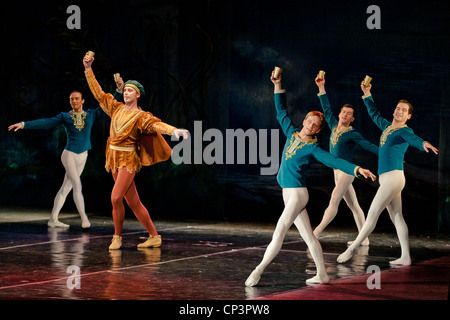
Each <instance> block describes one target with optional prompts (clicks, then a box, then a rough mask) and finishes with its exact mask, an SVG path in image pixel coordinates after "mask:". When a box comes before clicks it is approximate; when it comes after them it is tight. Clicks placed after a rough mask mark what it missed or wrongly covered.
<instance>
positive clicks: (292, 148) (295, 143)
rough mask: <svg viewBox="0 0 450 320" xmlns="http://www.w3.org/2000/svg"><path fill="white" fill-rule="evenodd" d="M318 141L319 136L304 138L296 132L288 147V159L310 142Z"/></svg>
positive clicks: (286, 154)
mask: <svg viewBox="0 0 450 320" xmlns="http://www.w3.org/2000/svg"><path fill="white" fill-rule="evenodd" d="M316 142H317V138H314V139H302V138H300V137H299V136H298V134H297V133H294V134H293V135H292V137H291V141H290V142H289V146H288V147H287V148H286V153H285V156H286V160H288V159H290V158H292V157H293V156H294V155H295V153H296V152H297V150H298V149H301V148H303V147H304V146H306V145H308V144H313V143H316Z"/></svg>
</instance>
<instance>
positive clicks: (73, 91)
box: [70, 90, 83, 99]
mask: <svg viewBox="0 0 450 320" xmlns="http://www.w3.org/2000/svg"><path fill="white" fill-rule="evenodd" d="M74 92H78V93H79V94H81V99H83V92H81V91H80V90H73V91H72V92H71V93H70V94H72V93H74Z"/></svg>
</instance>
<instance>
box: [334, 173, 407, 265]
mask: <svg viewBox="0 0 450 320" xmlns="http://www.w3.org/2000/svg"><path fill="white" fill-rule="evenodd" d="M379 179H380V187H379V188H378V191H377V193H376V195H375V197H374V199H373V201H372V204H371V205H370V209H369V212H368V214H367V219H366V222H365V223H364V226H363V227H362V229H361V231H360V232H359V234H358V236H357V237H356V239H355V241H354V242H353V243H352V244H351V245H350V246H349V247H348V248H347V250H346V251H345V252H344V253H342V254H341V255H340V256H339V257H338V258H337V261H338V262H339V263H343V262H346V261H348V260H350V259H351V257H352V256H353V252H354V250H355V248H357V247H358V246H359V245H360V244H361V242H362V241H363V240H364V239H365V238H367V237H368V236H369V235H370V233H371V232H372V231H373V230H374V229H375V226H376V223H377V221H378V218H379V216H380V214H381V212H382V211H383V210H384V208H387V210H388V212H389V216H390V218H391V220H392V222H393V223H394V225H395V229H396V231H397V236H398V239H399V241H400V248H401V250H402V254H401V257H400V258H399V259H397V260H394V261H391V262H390V263H391V264H399V265H409V264H411V257H410V254H409V243H408V227H407V225H406V223H405V220H404V219H403V214H402V199H401V194H402V190H403V188H404V186H405V175H404V173H403V171H402V170H393V171H389V172H385V173H383V174H381V175H380V177H379Z"/></svg>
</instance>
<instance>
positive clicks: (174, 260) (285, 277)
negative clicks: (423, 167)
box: [0, 208, 450, 300]
mask: <svg viewBox="0 0 450 320" xmlns="http://www.w3.org/2000/svg"><path fill="white" fill-rule="evenodd" d="M48 215H49V213H48V212H45V211H42V210H32V209H23V208H21V209H8V208H3V209H0V300H9V299H13V300H21V299H26V300H29V299H43V300H61V299H63V300H112V299H114V300H115V299H121V300H129V299H132V300H252V299H257V300H265V299H273V300H290V299H298V300H301V299H308V300H309V299H314V300H335V299H339V300H340V299H360V300H361V299H362V300H365V299H367V300H372V299H387V300H392V299H417V300H428V299H430V300H447V299H448V289H449V277H450V271H449V270H450V268H449V266H450V244H449V237H448V235H411V236H410V245H411V254H412V258H413V265H412V266H409V267H401V268H390V267H389V260H393V259H394V258H398V255H399V253H400V249H399V245H398V242H397V237H396V235H395V234H394V233H377V231H376V230H375V232H374V233H373V234H372V236H371V237H370V241H371V242H370V246H369V247H360V248H359V250H358V253H357V254H356V255H355V256H354V258H353V259H352V260H350V261H349V262H348V263H345V264H338V263H337V262H336V258H337V256H338V255H339V254H340V253H342V252H343V251H344V250H345V248H346V247H347V244H346V243H347V241H348V240H353V239H354V238H355V237H356V230H351V229H348V230H343V229H336V228H332V227H331V226H330V227H329V228H328V229H327V230H325V232H324V233H323V236H321V238H320V242H321V244H322V247H323V251H324V259H325V264H326V267H327V272H328V274H329V276H330V278H331V282H330V284H329V285H316V286H307V285H306V284H305V280H306V279H308V278H310V277H312V276H313V275H314V274H315V265H314V263H313V260H312V258H311V256H310V255H309V253H308V251H307V248H306V245H305V243H304V242H303V241H302V239H301V238H300V237H299V235H298V232H297V231H296V230H295V229H294V228H292V229H291V230H290V231H289V233H288V235H287V236H286V239H285V242H284V245H283V247H282V250H281V252H280V253H279V255H278V256H277V257H276V258H275V260H274V261H273V262H272V264H271V265H270V266H269V267H268V268H267V269H266V271H265V272H264V274H263V275H262V277H261V280H260V282H259V284H258V286H256V287H253V288H246V287H245V286H244V282H245V280H246V279H247V277H248V275H249V274H250V273H251V271H252V270H253V268H254V267H255V266H256V265H257V264H258V263H259V262H260V261H261V259H262V256H263V254H264V250H265V248H266V246H267V245H268V243H269V242H270V239H271V236H272V232H273V229H274V227H275V222H274V223H273V224H250V223H227V222H185V221H158V220H155V221H154V222H155V225H156V227H157V229H158V231H159V233H160V234H161V235H162V238H163V244H162V246H161V248H156V249H155V248H152V249H138V248H137V247H136V245H137V244H138V243H140V242H143V239H145V237H146V236H147V234H146V232H145V230H144V229H143V227H142V226H141V225H140V224H139V222H138V221H137V220H136V219H135V218H134V217H131V216H128V217H127V219H126V220H125V224H124V234H123V246H122V249H121V250H116V251H109V250H108V246H109V244H110V242H111V237H112V234H113V230H114V229H113V224H112V219H111V218H109V217H105V216H91V217H90V221H91V223H92V227H91V228H90V229H87V230H83V229H82V228H81V226H80V219H79V217H78V215H76V214H61V216H60V220H61V221H62V222H64V223H68V224H70V225H71V227H70V228H69V229H61V228H48V227H47V219H48ZM370 266H371V267H370ZM369 267H370V268H369ZM371 268H372V269H371ZM374 268H375V269H374ZM377 268H378V269H377ZM370 270H375V271H376V270H380V271H381V273H378V275H380V277H379V278H378V279H379V284H380V289H377V288H372V289H370V288H369V287H370V285H368V284H369V282H370V283H371V284H376V281H377V280H376V276H377V274H376V273H373V274H372V273H366V272H367V271H369V272H370Z"/></svg>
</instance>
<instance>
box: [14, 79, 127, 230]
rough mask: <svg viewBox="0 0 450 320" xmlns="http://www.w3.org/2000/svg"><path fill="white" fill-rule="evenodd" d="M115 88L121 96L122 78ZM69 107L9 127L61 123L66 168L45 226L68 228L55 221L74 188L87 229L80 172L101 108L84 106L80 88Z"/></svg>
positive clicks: (74, 196) (45, 127) (62, 160)
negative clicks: (63, 110) (47, 115)
mask: <svg viewBox="0 0 450 320" xmlns="http://www.w3.org/2000/svg"><path fill="white" fill-rule="evenodd" d="M116 85H117V91H116V92H115V93H114V95H115V96H116V97H117V99H118V98H119V97H120V93H119V92H120V90H122V87H123V80H122V79H121V78H119V79H118V80H117V82H116ZM69 103H70V106H71V107H72V110H71V111H70V112H61V113H60V114H58V115H57V116H55V117H52V118H44V119H39V120H33V121H25V122H23V121H22V122H19V123H16V124H13V125H11V126H9V127H8V130H14V131H17V130H20V129H26V130H28V129H30V130H31V129H50V128H53V127H56V126H58V125H63V126H64V128H65V131H66V136H67V144H66V146H65V148H64V150H63V152H62V154H61V162H62V164H63V166H64V169H65V170H66V173H65V175H64V181H63V184H62V186H61V188H60V189H59V191H58V193H57V194H56V197H55V200H54V201H53V209H52V213H51V214H50V219H49V220H48V223H47V225H48V226H49V227H51V228H54V227H61V228H68V227H69V225H68V224H65V223H62V222H61V221H59V220H58V216H59V213H60V211H61V209H62V207H63V205H64V202H65V201H66V198H67V195H68V194H69V192H70V191H71V190H73V200H74V202H75V206H76V208H77V210H78V213H79V214H80V217H81V226H82V227H83V228H89V227H90V226H91V223H90V222H89V219H88V216H87V215H86V211H85V205H84V197H83V193H82V186H81V178H80V176H81V173H82V172H83V169H84V166H85V164H86V160H87V156H88V150H90V149H91V129H92V125H93V124H94V121H95V120H96V119H97V118H98V117H99V116H100V115H101V114H102V110H101V109H100V107H98V108H96V109H87V110H84V109H83V104H84V99H83V95H82V93H81V92H80V91H76V90H75V91H73V92H71V93H70V96H69Z"/></svg>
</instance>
